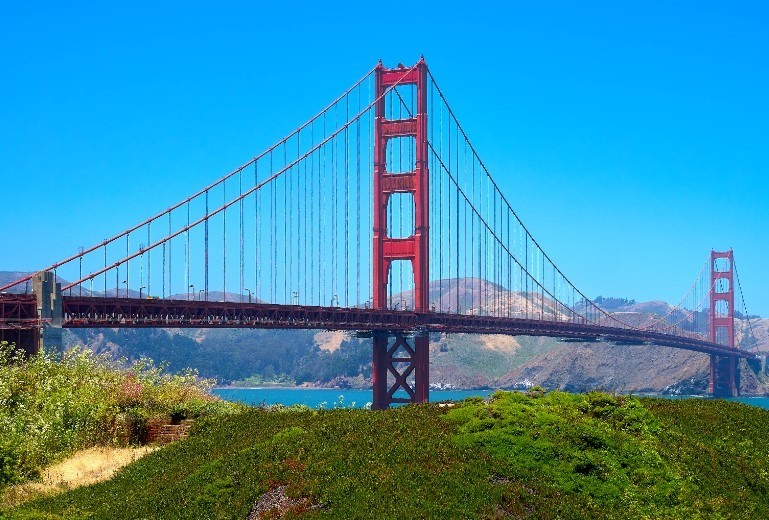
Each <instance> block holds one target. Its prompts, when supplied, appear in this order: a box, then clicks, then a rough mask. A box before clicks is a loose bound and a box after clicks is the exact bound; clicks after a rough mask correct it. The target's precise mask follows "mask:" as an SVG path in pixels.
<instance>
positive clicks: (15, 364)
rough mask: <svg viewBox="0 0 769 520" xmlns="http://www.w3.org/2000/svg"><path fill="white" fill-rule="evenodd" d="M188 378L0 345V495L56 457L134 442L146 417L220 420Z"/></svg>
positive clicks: (213, 402)
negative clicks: (26, 352)
mask: <svg viewBox="0 0 769 520" xmlns="http://www.w3.org/2000/svg"><path fill="white" fill-rule="evenodd" d="M211 386H212V382H211V381H208V380H202V379H200V378H199V377H198V375H197V373H196V372H194V371H187V372H184V373H182V374H180V375H170V374H167V373H165V372H164V367H163V366H156V365H155V364H154V363H153V362H152V360H150V359H147V358H143V359H140V360H139V361H137V362H135V363H133V364H131V365H128V364H127V363H126V362H125V360H114V359H112V358H110V357H109V356H106V355H96V354H94V353H93V352H91V351H90V350H87V349H84V348H75V349H72V350H69V351H67V352H66V353H65V354H52V353H48V352H41V353H40V354H38V355H35V356H31V357H28V358H27V357H25V356H24V355H23V353H21V352H20V351H18V350H17V349H15V348H14V347H13V345H10V344H8V343H5V342H2V343H0V488H2V487H3V486H5V485H7V484H10V483H15V482H20V481H24V480H28V479H30V478H34V477H35V476H36V475H37V473H38V471H39V469H40V468H42V467H44V466H46V465H49V464H50V463H52V462H53V461H55V460H56V459H58V458H61V457H62V456H64V455H66V454H68V453H70V452H72V451H74V450H77V449H80V448H85V447H89V446H93V445H99V444H127V443H135V442H138V440H140V439H141V438H142V435H143V431H144V429H146V425H147V421H148V420H149V419H151V418H153V417H159V416H160V417H171V416H172V415H175V416H176V417H178V418H179V419H186V418H195V417H200V416H203V415H208V414H227V413H233V412H235V411H237V410H238V409H239V407H238V406H237V405H234V404H231V403H225V402H222V401H218V400H217V399H216V398H214V397H212V396H211V395H209V394H208V390H210V388H211Z"/></svg>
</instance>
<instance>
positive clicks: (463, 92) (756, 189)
mask: <svg viewBox="0 0 769 520" xmlns="http://www.w3.org/2000/svg"><path fill="white" fill-rule="evenodd" d="M361 4H363V3H361ZM581 4H583V3H574V2H536V3H534V2H511V3H509V4H507V5H505V6H502V5H497V4H496V3H483V2H474V3H472V4H467V3H451V2H419V3H414V2H390V3H387V4H379V3H366V4H365V5H359V3H349V4H337V5H333V6H332V5H330V4H318V3H316V2H311V3H306V4H305V3H289V2H283V3H274V4H272V5H262V4H261V3H255V2H247V3H246V2H244V3H232V2H217V3H216V4H196V3H195V2H184V3H176V4H173V3H164V5H163V6H159V5H156V3H143V2H131V3H130V4H129V3H122V4H116V3H109V2H101V3H92V4H88V3H81V2H77V3H68V4H62V3H50V4H49V3H46V2H26V3H22V2H15V3H12V4H11V5H6V6H5V7H3V9H2V16H0V48H2V49H3V60H2V67H0V99H2V102H0V179H2V188H0V190H1V191H0V192H1V193H2V194H3V195H4V197H3V200H4V202H5V207H4V210H3V211H2V213H1V214H0V229H2V230H3V231H2V233H3V242H4V244H5V247H4V254H3V255H2V256H1V257H0V270H32V269H37V268H41V267H44V266H45V265H47V264H50V263H52V262H53V261H55V260H57V259H59V258H60V257H63V256H65V255H68V254H70V253H73V252H75V251H76V250H77V248H78V246H81V245H83V246H88V245H90V244H92V243H95V242H97V241H99V240H101V239H103V238H105V237H106V236H109V235H112V234H114V233H116V232H118V231H121V230H123V229H125V228H126V227H128V226H130V225H131V224H133V223H135V222H136V221H139V220H140V219H142V218H144V217H146V216H148V215H149V214H150V213H155V212H157V211H159V210H161V209H163V208H165V207H167V206H169V205H171V204H172V203H174V202H176V201H177V200H178V199H181V198H182V197H184V196H186V195H187V194H189V193H190V192H192V191H193V190H195V189H197V188H199V187H202V186H203V185H204V184H206V183H208V182H209V181H210V180H213V179H215V178H218V177H219V176H221V175H222V174H223V173H225V172H227V171H229V170H230V169H232V167H234V166H237V165H239V164H241V163H243V162H244V161H245V160H246V159H248V158H250V157H252V156H253V155H255V154H256V153H258V152H259V151H261V150H262V149H264V148H266V147H267V146H269V145H270V144H272V143H273V142H275V141H277V140H278V139H279V138H280V137H282V136H283V135H285V134H286V133H288V132H289V131H291V130H293V129H294V128H295V127H297V126H298V125H299V124H301V123H302V122H303V121H305V120H306V119H308V118H309V117H310V116H311V115H313V114H314V113H316V112H317V111H318V109H320V108H321V107H322V106H324V105H325V104H326V103H327V102H328V101H330V100H331V99H333V98H334V97H336V95H338V94H339V93H340V92H341V91H343V90H344V89H345V88H346V87H348V86H349V85H350V84H351V83H352V82H353V81H355V80H356V79H357V78H359V77H360V76H362V75H363V74H364V73H365V72H366V71H367V70H369V69H370V68H371V67H372V66H373V65H374V64H375V63H376V61H377V60H378V59H380V58H381V59H383V60H384V62H385V64H386V65H390V66H394V65H395V64H397V63H398V62H403V63H405V64H411V63H413V62H414V61H416V60H417V59H418V58H419V56H420V54H424V55H425V58H426V59H427V61H428V64H429V65H430V68H431V70H432V72H433V74H434V75H435V76H436V78H437V80H438V81H439V83H440V85H441V87H442V89H443V90H444V92H445V93H446V95H447V97H448V98H449V100H450V101H451V103H452V105H453V108H454V109H455V111H456V112H457V114H458V116H459V118H460V120H461V121H462V123H463V125H464V126H465V128H466V130H467V132H468V134H469V135H470V137H471V139H472V140H473V142H474V144H475V146H476V148H477V149H478V151H479V153H480V155H481V156H482V157H483V159H484V161H485V162H486V164H487V165H488V166H489V168H490V170H491V171H492V173H493V175H495V177H496V179H497V180H498V181H499V183H500V185H501V188H502V189H503V191H504V192H505V193H506V194H507V196H508V198H509V200H510V201H511V202H512V204H513V206H514V207H515V209H516V211H517V212H518V213H519V215H520V216H521V218H522V219H523V221H524V222H525V223H526V225H527V226H528V227H529V229H530V230H531V231H532V233H533V234H534V236H535V238H537V240H538V241H539V242H540V243H541V244H542V245H543V247H544V248H545V250H546V251H547V252H548V253H549V254H550V256H551V257H552V258H553V259H554V260H555V261H556V263H557V264H558V265H559V266H560V267H561V268H562V270H563V271H564V272H565V273H566V274H567V275H568V276H569V277H570V278H571V279H572V280H573V281H574V282H575V284H576V285H577V286H579V287H581V288H582V289H583V290H584V291H585V292H586V293H587V294H588V295H591V296H597V295H599V294H601V295H604V296H607V295H614V296H626V297H629V298H635V299H637V300H652V299H663V300H668V301H676V302H677V301H678V298H679V297H680V296H682V295H683V294H684V293H685V292H686V291H687V289H688V288H689V285H690V284H691V282H692V281H693V280H694V278H695V277H696V275H697V274H698V271H699V269H700V267H701V265H702V264H703V262H704V261H705V259H706V258H707V255H708V254H709V251H710V249H711V248H715V249H728V248H729V247H733V248H734V250H735V258H736V261H737V265H738V268H739V272H740V277H741V281H742V285H743V288H744V290H745V296H746V300H747V305H748V310H749V311H750V312H751V313H760V314H762V315H764V316H766V315H769V276H767V271H769V264H767V260H766V259H767V258H769V240H768V239H767V237H768V236H769V203H768V199H769V180H767V176H768V175H769V148H768V146H767V144H768V143H769V96H767V92H769V31H767V30H766V27H767V24H768V23H769V7H766V6H765V4H764V3H761V2H740V3H733V4H732V3H723V2H590V5H589V6H585V5H581ZM321 5H322V7H320V6H321ZM380 8H381V10H380Z"/></svg>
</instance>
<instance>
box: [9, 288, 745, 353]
mask: <svg viewBox="0 0 769 520" xmlns="http://www.w3.org/2000/svg"><path fill="white" fill-rule="evenodd" d="M62 300H63V312H64V321H63V327H65V328H150V327H160V328H262V329H326V330H349V331H360V332H365V331H374V330H387V331H393V332H405V333H417V332H444V333H473V334H504V335H511V336H550V337H558V338H566V339H572V340H577V341H581V340H584V341H594V340H604V341H611V342H616V343H621V344H631V345H642V344H646V345H659V346H665V347H674V348H680V349H686V350H692V351H695V352H702V353H706V354H720V355H724V354H726V355H736V356H739V357H744V358H753V357H755V356H756V354H755V353H753V352H748V351H746V350H741V349H730V348H728V347H726V346H724V345H719V344H715V343H711V342H709V341H705V340H702V339H699V338H696V337H685V336H678V335H673V334H665V333H661V332H655V331H649V330H639V329H630V328H620V327H610V326H603V325H596V324H593V323H585V322H578V321H543V320H537V319H526V318H515V317H493V316H476V315H469V314H448V313H438V312H426V313H417V312H412V311H396V310H373V309H366V308H357V307H352V308H341V307H317V306H300V305H273V304H263V303H251V304H249V303H239V302H214V301H197V300H189V301H188V300H162V299H138V298H98V297H77V296H64V297H63V298H62ZM34 306H35V300H34V297H31V296H29V295H3V296H2V298H0V313H2V314H0V328H5V329H13V328H16V329H19V328H29V327H31V326H34V324H35V323H36V320H35V319H34V316H35V308H34Z"/></svg>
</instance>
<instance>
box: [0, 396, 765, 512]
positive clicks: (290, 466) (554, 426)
mask: <svg viewBox="0 0 769 520" xmlns="http://www.w3.org/2000/svg"><path fill="white" fill-rule="evenodd" d="M767 428H769V412H767V411H765V410H760V409H756V408H751V407H748V406H745V405H740V404H737V403H725V402H720V401H711V400H707V401H706V400H679V401H667V400H660V399H637V398H633V397H623V396H613V395H609V394H605V393H600V392H593V393H589V394H567V393H563V392H551V393H545V392H542V391H539V390H535V391H533V392H529V393H528V394H516V393H504V392H499V393H497V394H495V395H494V396H493V398H492V399H490V400H488V401H485V400H483V399H480V398H474V399H469V400H466V401H464V402H462V403H461V404H459V405H458V406H455V407H453V408H449V407H438V406H435V405H422V406H408V407H403V408H398V409H394V410H387V411H382V412H371V411H366V410H351V409H335V410H316V411H313V410H309V409H306V408H298V409H291V408H289V409H277V410H273V409H252V410H249V411H247V412H244V413H242V414H239V415H234V416H229V417H225V418H223V419H216V420H209V419H207V420H202V421H199V423H198V424H197V426H196V427H195V429H194V431H193V433H192V435H191V436H190V438H189V439H187V440H185V441H182V442H179V443H177V444H174V445H172V446H169V447H167V448H164V449H162V450H158V451H157V452H154V453H152V454H149V455H147V456H146V457H144V458H142V459H141V460H138V461H137V462H135V463H133V464H131V465H129V466H127V467H126V468H124V469H123V470H122V471H120V472H119V473H118V474H117V476H116V477H115V478H113V479H112V480H110V481H108V482H102V483H98V484H94V485H91V486H87V487H82V488H78V489H74V490H72V491H69V492H66V493H63V494H60V495H57V496H53V497H44V498H41V499H38V500H35V501H33V502H29V503H27V504H23V505H21V506H19V507H16V508H13V509H8V510H6V511H4V514H5V515H6V516H7V517H8V518H20V519H24V518H49V519H55V518H109V519H115V520H117V519H121V518H167V519H173V518H222V519H230V518H232V519H243V518H246V517H247V516H248V513H249V511H250V509H251V507H252V506H253V504H254V503H255V502H256V501H257V500H258V499H259V498H260V497H261V496H262V495H263V494H264V493H266V492H268V491H270V490H273V491H274V490H276V489H279V488H281V486H286V492H287V494H288V495H289V496H290V497H293V498H294V499H295V500H294V501H293V504H294V505H293V506H291V508H289V510H288V511H284V513H286V514H287V515H288V517H295V516H300V515H301V516H303V517H305V516H306V517H308V518H374V517H375V518H384V519H387V518H393V519H395V518H416V517H422V518H538V519H539V518H575V519H576V518H579V519H582V518H687V519H688V518H703V519H704V518H769V474H768V472H767V469H766V468H769V440H767V436H766V435H765V432H766V431H767Z"/></svg>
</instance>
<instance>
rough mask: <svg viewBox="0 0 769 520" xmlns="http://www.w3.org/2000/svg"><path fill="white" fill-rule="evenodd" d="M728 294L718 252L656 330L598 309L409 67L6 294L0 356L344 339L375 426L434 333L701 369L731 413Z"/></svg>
mask: <svg viewBox="0 0 769 520" xmlns="http://www.w3.org/2000/svg"><path fill="white" fill-rule="evenodd" d="M372 83H373V85H372ZM428 111H429V113H428ZM219 201H221V202H219ZM228 217H229V218H228ZM233 239H234V240H233ZM136 244H139V246H138V248H137V247H136ZM369 244H370V246H369ZM369 247H370V249H369ZM233 259H236V260H233ZM404 266H405V267H404ZM64 279H66V280H73V281H69V282H64V281H63V280H64ZM735 282H736V284H735ZM0 285H1V284H0ZM233 287H236V288H237V289H235V290H233V289H232V288H233ZM228 288H229V289H230V291H228ZM739 290H740V284H739V276H738V272H737V270H736V266H735V264H734V255H733V253H732V251H728V252H715V251H714V252H711V255H710V258H709V259H708V261H707V263H706V264H705V267H704V268H703V269H702V271H701V272H700V274H699V276H698V278H697V281H695V283H694V285H693V286H692V288H691V289H690V291H689V293H688V294H687V295H686V296H685V297H684V299H682V300H681V303H679V304H678V305H676V306H675V307H672V308H670V309H669V310H667V311H666V312H665V311H663V314H665V315H664V316H662V315H653V314H649V313H646V314H642V313H635V314H633V313H611V312H608V311H607V310H605V309H604V308H602V307H601V306H599V305H598V304H596V303H595V302H593V301H591V300H590V299H589V298H587V297H586V296H585V295H584V294H583V293H582V292H581V291H580V290H579V289H578V288H577V287H576V286H575V285H574V284H573V283H572V282H571V281H570V280H569V279H568V278H567V277H566V276H565V275H564V274H563V272H562V271H561V269H560V268H559V267H558V266H556V265H555V263H554V262H553V261H552V259H551V258H550V257H549V256H548V255H547V254H546V253H545V251H544V250H543V249H542V247H541V246H540V244H539V243H538V242H537V241H536V240H535V239H534V238H533V236H532V235H531V233H530V232H529V230H528V228H527V227H526V226H524V225H523V223H522V222H521V220H520V218H519V217H518V215H517V214H516V213H515V211H514V210H513V208H512V206H511V204H510V203H509V201H508V199H507V198H506V197H505V196H504V194H503V193H502V192H501V190H500V189H499V187H498V185H497V184H496V182H495V181H494V179H493V177H492V176H491V174H490V172H489V171H488V169H487V168H486V166H485V164H484V163H483V161H482V160H481V159H480V157H479V156H478V154H477V152H476V149H475V148H474V147H473V145H472V143H471V142H470V140H469V138H468V136H467V134H466V133H465V131H464V129H463V127H462V126H461V125H460V123H459V121H458V120H457V118H456V115H455V112H454V111H453V110H452V108H451V106H450V105H449V104H448V101H447V100H446V98H445V96H444V94H443V92H442V91H441V89H440V88H439V87H438V85H437V83H436V81H435V78H434V76H433V75H432V73H431V72H430V70H429V69H428V67H427V64H426V63H425V61H424V59H420V60H419V61H418V62H417V63H416V64H414V65H413V66H411V67H404V66H402V65H399V66H398V67H396V68H392V69H390V68H385V67H384V66H383V65H382V63H381V62H380V63H379V64H378V65H377V66H376V67H375V68H373V69H371V70H370V71H369V72H368V73H367V74H366V75H365V76H364V77H363V78H361V79H360V80H359V81H358V82H356V83H355V84H354V85H353V86H352V87H351V88H349V89H348V90H347V91H346V92H345V93H344V94H342V95H341V96H340V97H339V98H337V99H336V100H334V101H333V102H332V103H331V104H330V105H328V106H327V107H326V108H325V109H323V110H322V111H321V112H320V113H319V114H317V115H316V116H314V117H313V118H311V119H310V120H309V121H308V122H306V123H305V124H303V125H301V126H300V127H299V128H298V129H297V130H295V131H294V132H292V133H291V134H289V135H288V136H286V137H285V138H283V139H282V140H280V141H279V142H278V143H277V144H275V145H274V146H272V147H270V148H269V149H267V150H266V151H265V152H263V153H261V154H259V155H258V156H256V157H254V158H253V159H251V160H249V161H248V162H246V163H245V164H244V165H242V166H240V167H238V168H236V169H235V170H233V171H231V172H230V173H228V174H226V175H225V176H224V177H222V178H220V179H219V180H217V181H215V182H213V183H212V184H210V185H208V186H206V187H204V188H202V189H201V190H199V191H198V192H197V193H195V194H193V195H191V196H189V197H187V198H185V199H183V200H181V201H180V202H179V203H177V204H175V205H174V206H172V207H170V208H168V209H167V210H165V211H162V212H160V213H159V214H157V215H154V216H152V217H150V218H148V219H146V220H145V221H143V222H141V223H139V224H137V225H135V226H133V227H131V228H129V229H128V230H126V231H124V232H122V233H119V234H117V235H115V236H113V237H111V238H108V239H105V240H104V241H102V242H100V243H98V244H96V245H94V246H92V247H90V248H80V249H79V250H78V252H77V254H74V255H72V256H69V257H67V258H65V259H64V260H62V261H59V262H56V263H54V264H52V265H50V266H49V267H47V268H46V269H44V270H43V271H41V272H40V273H37V274H30V275H26V276H22V277H21V278H19V279H18V280H14V281H12V282H10V283H7V284H5V285H3V286H0V340H6V341H11V342H13V343H16V345H17V346H19V347H20V348H23V349H24V350H25V351H27V352H29V353H35V352H37V351H39V350H40V348H42V346H45V347H46V348H51V347H59V346H61V331H62V329H63V328H73V329H74V328H142V327H162V328H214V327H217V328H222V327H227V328H263V329H312V330H315V329H326V330H340V331H349V332H350V333H354V334H357V335H358V336H360V337H370V338H371V341H372V345H373V347H372V354H373V356H372V361H373V363H372V379H373V393H374V396H373V403H372V405H373V408H375V409H384V408H387V407H389V406H390V405H392V404H398V403H423V402H427V400H428V389H429V379H430V369H429V367H430V359H429V335H430V334H436V333H444V334H450V333H463V334H505V335H513V336H517V335H529V336H548V337H554V338H561V339H562V340H563V341H564V342H565V343H570V342H585V341H589V342H594V341H606V342H611V343H614V344H616V345H628V346H630V345H652V346H667V347H673V348H681V349H687V350H691V351H695V352H700V353H703V354H707V355H709V356H710V388H709V390H710V392H711V394H713V395H716V396H734V395H737V393H738V392H739V377H740V374H739V367H740V361H739V360H740V359H741V358H744V359H747V360H748V361H750V362H755V361H756V360H757V355H756V354H755V353H753V352H750V351H749V350H747V348H749V347H750V345H751V343H750V341H746V334H747V333H746V327H745V322H746V320H747V323H748V324H749V315H747V311H745V310H744V301H743V299H742V298H741V297H740V298H738V297H737V296H738V294H740V293H738V292H737V291H739ZM246 293H247V294H246ZM740 303H742V305H743V311H744V314H741V315H739V314H738V312H739V310H738V309H736V308H735V305H738V304H740ZM738 315H739V316H740V319H741V322H740V324H739V326H737V325H736V324H735V318H736V317H737V316H738Z"/></svg>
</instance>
